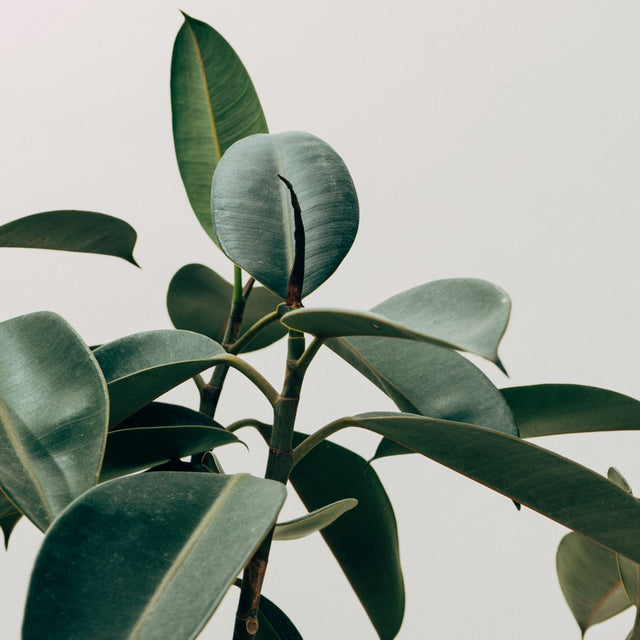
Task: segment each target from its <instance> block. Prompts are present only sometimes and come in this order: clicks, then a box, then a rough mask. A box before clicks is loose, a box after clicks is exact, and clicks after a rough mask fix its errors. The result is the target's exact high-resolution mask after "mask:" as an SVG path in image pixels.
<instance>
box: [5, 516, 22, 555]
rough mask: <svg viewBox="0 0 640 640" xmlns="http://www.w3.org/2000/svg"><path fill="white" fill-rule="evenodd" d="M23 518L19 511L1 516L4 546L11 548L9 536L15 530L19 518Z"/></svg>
mask: <svg viewBox="0 0 640 640" xmlns="http://www.w3.org/2000/svg"><path fill="white" fill-rule="evenodd" d="M20 518H22V514H21V513H20V512H19V511H14V512H13V513H11V514H7V515H4V516H0V528H1V529H2V533H3V535H4V548H5V549H8V548H9V538H10V537H11V533H12V532H13V529H14V527H15V526H16V525H17V524H18V520H20Z"/></svg>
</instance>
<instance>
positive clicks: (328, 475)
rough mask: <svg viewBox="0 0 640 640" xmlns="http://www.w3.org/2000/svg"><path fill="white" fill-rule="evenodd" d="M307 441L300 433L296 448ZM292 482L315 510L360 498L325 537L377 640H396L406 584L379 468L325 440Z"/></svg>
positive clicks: (300, 465) (297, 468) (303, 462)
mask: <svg viewBox="0 0 640 640" xmlns="http://www.w3.org/2000/svg"><path fill="white" fill-rule="evenodd" d="M302 439H303V437H302V435H301V434H296V444H298V443H299V442H301V441H302ZM291 483H292V484H293V487H294V488H295V490H296V491H297V492H298V494H299V495H300V498H301V499H302V502H303V503H304V504H305V506H306V507H307V509H309V510H310V511H312V510H314V509H320V508H322V507H323V506H324V505H326V504H329V503H331V502H337V501H339V500H344V499H345V498H355V499H357V500H358V506H357V507H356V508H355V509H353V510H351V511H349V512H348V513H345V514H344V515H343V516H342V517H341V518H339V519H338V520H336V521H335V522H334V523H333V524H331V525H329V526H328V527H327V528H325V529H323V530H322V531H321V534H322V537H323V538H324V540H325V542H326V543H327V545H328V546H329V548H330V549H331V551H332V553H333V555H334V556H335V557H336V560H337V561H338V563H339V564H340V567H341V568H342V571H343V572H344V574H345V576H346V577H347V579H348V580H349V582H350V583H351V586H352V587H353V589H354V591H355V593H356V595H357V596H358V598H359V599H360V602H361V603H362V605H363V606H364V608H365V611H366V612H367V615H368V616H369V618H370V619H371V622H372V623H373V626H374V627H375V629H376V631H377V633H378V636H379V637H380V638H381V639H382V640H387V639H391V638H394V637H395V636H396V634H397V632H398V630H399V628H400V625H401V624H402V617H403V614H404V582H403V579H402V569H401V566H400V559H399V552H398V533H397V528H396V520H395V516H394V513H393V508H392V506H391V502H390V501H389V498H388V496H387V493H386V491H385V490H384V487H383V486H382V483H381V482H380V480H379V478H378V475H377V474H376V472H375V470H374V469H373V468H372V467H371V466H370V465H368V464H367V463H366V461H365V460H363V459H362V458H361V457H360V456H358V455H357V454H355V453H353V452H352V451H349V450H348V449H345V448H344V447H341V446H339V445H336V444H333V443H331V442H326V441H325V442H322V443H320V444H319V445H318V446H317V447H316V448H314V449H313V450H312V451H311V452H310V453H309V454H308V455H307V456H305V457H304V458H303V459H302V460H301V461H300V462H299V463H298V464H297V465H296V466H295V467H294V469H293V473H292V474H291ZM338 628H339V623H338V622H336V629H338Z"/></svg>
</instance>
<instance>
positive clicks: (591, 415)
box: [501, 384, 640, 438]
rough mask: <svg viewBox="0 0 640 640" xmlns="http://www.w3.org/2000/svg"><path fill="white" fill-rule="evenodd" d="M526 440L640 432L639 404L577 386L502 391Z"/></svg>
mask: <svg viewBox="0 0 640 640" xmlns="http://www.w3.org/2000/svg"><path fill="white" fill-rule="evenodd" d="M501 391H502V395H503V396H504V397H505V399H506V401H507V403H508V404H509V406H510V407H511V410H512V411H513V415H514V417H515V420H516V423H517V424H518V428H519V429H520V435H521V436H522V437H523V438H534V437H536V436H549V435H554V434H559V433H583V432H589V431H618V430H627V429H640V402H638V400H634V399H633V398H630V397H629V396H625V395H622V394H621V393H616V392H615V391H607V390H606V389H599V388H597V387H585V386H581V385H577V384H538V385H532V386H528V387H509V388H507V389H502V390H501Z"/></svg>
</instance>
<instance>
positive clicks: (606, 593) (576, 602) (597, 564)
mask: <svg viewBox="0 0 640 640" xmlns="http://www.w3.org/2000/svg"><path fill="white" fill-rule="evenodd" d="M556 568H557V571H558V580H559V581H560V588H561V589H562V593H563V594H564V598H565V600H566V601H567V604H568V605H569V608H570V609H571V613H573V616H574V618H575V619H576V622H577V623H578V626H579V627H580V630H581V631H582V635H583V636H584V633H585V632H586V630H587V629H588V628H589V627H591V626H592V625H594V624H597V623H598V622H603V621H604V620H607V619H609V618H611V617H612V616H615V615H617V614H618V613H620V612H621V611H624V610H625V609H627V608H628V607H629V606H631V602H630V601H629V598H627V595H626V593H625V592H624V589H623V588H622V583H621V581H620V576H619V575H618V567H617V564H616V554H615V553H612V552H611V551H609V550H608V549H605V548H604V547H601V546H600V545H599V544H596V543H595V542H592V541H591V540H588V539H587V538H585V537H584V536H581V535H578V534H577V533H569V534H567V535H566V536H565V537H564V538H562V540H561V541H560V544H559V546H558V552H557V554H556Z"/></svg>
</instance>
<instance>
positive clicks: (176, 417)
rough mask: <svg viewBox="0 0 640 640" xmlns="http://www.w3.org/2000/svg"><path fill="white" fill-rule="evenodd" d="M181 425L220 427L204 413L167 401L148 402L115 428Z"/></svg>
mask: <svg viewBox="0 0 640 640" xmlns="http://www.w3.org/2000/svg"><path fill="white" fill-rule="evenodd" d="M183 425H189V426H200V427H218V428H221V427H220V424H218V423H217V422H216V421H215V420H212V419H211V418H210V417H209V416H206V415H205V414H204V413H200V412H199V411H194V410H193V409H189V408H188V407H182V406H180V405H178V404H169V403H168V402H152V403H151V404H148V405H147V406H146V407H143V408H142V409H140V411H136V412H135V413H134V414H133V415H132V416H129V417H128V418H127V419H126V420H123V421H122V422H121V423H119V424H118V426H117V428H118V429H137V428H140V427H180V426H183ZM112 431H115V429H112Z"/></svg>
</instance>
